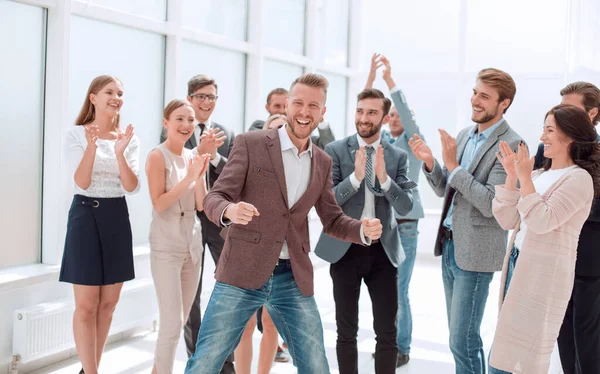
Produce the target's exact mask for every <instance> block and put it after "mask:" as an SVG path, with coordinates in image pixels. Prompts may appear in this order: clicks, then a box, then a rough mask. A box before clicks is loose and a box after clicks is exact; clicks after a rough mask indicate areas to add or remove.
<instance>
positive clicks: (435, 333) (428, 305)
mask: <svg viewBox="0 0 600 374" xmlns="http://www.w3.org/2000/svg"><path fill="white" fill-rule="evenodd" d="M311 226H312V225H311ZM311 229H312V227H311ZM315 229H316V228H315ZM311 231H312V230H311ZM314 237H315V235H313V238H314ZM429 253H430V252H429V251H420V252H419V254H418V256H417V263H416V267H415V270H414V274H413V279H412V282H411V289H410V298H411V303H412V310H413V323H414V327H413V346H412V352H411V359H410V363H409V364H408V365H406V366H405V367H402V368H400V369H398V370H397V373H402V374H417V373H419V374H423V373H427V374H428V373H432V374H433V373H435V374H446V373H447V374H451V373H454V363H453V359H452V354H451V353H450V350H449V349H448V343H447V342H448V329H447V322H446V311H445V302H444V292H443V286H442V280H441V270H440V263H439V259H434V258H433V256H431V255H430V254H429ZM210 262H211V261H207V262H206V271H205V272H204V274H205V280H204V282H212V281H213V280H212V271H210V269H209V268H211V267H212V264H211V263H210ZM313 262H314V264H315V285H316V287H315V292H316V294H315V297H316V300H317V304H318V305H319V309H320V312H321V318H322V320H323V327H324V330H325V345H326V348H327V356H328V358H329V364H330V366H331V371H332V373H338V370H337V368H338V365H337V361H336V354H335V339H336V330H335V314H334V303H333V298H332V286H331V279H330V277H329V267H328V265H327V264H326V263H325V262H324V261H322V260H320V259H318V258H316V257H314V256H313ZM499 279H500V277H499V274H496V276H495V278H494V281H493V282H492V285H491V288H490V295H489V299H488V303H487V308H486V311H485V316H484V321H483V325H482V329H481V333H482V336H483V339H484V344H485V346H486V349H485V350H486V353H487V352H488V351H489V346H490V344H491V340H492V338H493V334H494V328H495V320H496V305H497V303H496V300H497V297H498V282H499ZM205 284H207V283H205ZM362 295H363V297H362V298H361V300H360V331H359V342H358V349H359V364H360V373H361V374H363V373H364V374H367V373H374V367H373V359H372V358H371V353H372V352H373V351H374V347H375V340H374V334H373V330H372V324H373V319H372V315H371V305H370V304H371V303H370V299H369V297H368V292H367V289H366V287H363V290H362ZM155 341H156V332H152V331H143V332H141V333H139V334H138V335H136V336H133V337H132V338H130V339H127V340H124V341H120V342H117V343H114V344H112V345H109V346H108V347H107V348H106V353H105V354H104V356H103V359H102V366H101V368H100V372H101V373H102V374H121V373H122V374H125V373H127V374H129V373H150V371H151V367H152V358H153V351H154V343H155ZM259 341H260V333H258V332H256V333H255V334H254V342H255V347H256V348H257V347H258V344H259ZM257 353H258V352H257V351H256V349H255V361H254V365H256V358H257ZM186 358H187V357H186V353H185V348H184V345H183V340H181V341H180V343H179V346H178V347H177V361H176V362H175V368H174V372H175V373H182V372H183V370H184V367H185V362H186ZM554 361H555V362H553V365H552V370H551V371H550V373H553V374H556V373H560V372H561V371H560V370H559V369H558V367H559V365H558V364H557V361H556V360H554ZM79 368H80V365H79V362H78V361H77V359H76V358H74V359H70V360H66V361H63V362H60V363H58V364H55V365H52V366H49V367H46V368H44V369H42V370H39V371H36V372H35V374H43V373H44V374H45V373H56V374H75V373H77V372H78V371H79ZM255 370H256V367H255V368H254V369H253V373H255ZM271 373H275V374H288V373H296V370H295V368H294V366H293V365H292V364H291V363H275V364H274V366H273V369H272V370H271Z"/></svg>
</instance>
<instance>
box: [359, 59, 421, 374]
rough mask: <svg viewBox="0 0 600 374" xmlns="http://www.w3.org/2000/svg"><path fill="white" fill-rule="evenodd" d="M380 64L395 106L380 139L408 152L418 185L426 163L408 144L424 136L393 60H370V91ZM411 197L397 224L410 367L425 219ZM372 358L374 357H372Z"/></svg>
mask: <svg viewBox="0 0 600 374" xmlns="http://www.w3.org/2000/svg"><path fill="white" fill-rule="evenodd" d="M379 64H382V65H383V80H384V81H385V83H386V85H387V86H388V89H389V90H390V96H391V98H392V103H393V104H394V105H393V106H392V109H391V110H390V122H389V124H388V125H389V128H390V131H389V132H388V131H382V132H381V138H382V139H385V140H387V141H388V142H389V143H390V144H393V145H394V146H395V147H399V148H400V149H402V150H403V151H406V153H407V154H408V178H409V179H410V180H411V181H413V182H415V183H419V174H420V173H421V166H422V165H423V162H422V161H421V160H419V159H418V158H417V157H416V156H415V154H414V153H413V152H412V150H411V149H410V146H409V145H408V140H409V139H410V138H412V137H413V136H415V135H418V136H420V137H421V138H422V139H423V136H422V135H421V131H420V129H419V126H417V123H416V121H415V118H414V115H413V113H412V111H411V110H410V108H409V107H408V104H407V102H406V98H405V97H404V94H403V93H402V91H400V88H399V87H398V86H396V82H394V80H393V79H392V68H391V65H390V61H389V60H388V59H387V58H386V57H385V56H381V55H378V54H375V55H373V58H372V59H371V72H370V74H369V78H368V80H367V85H366V88H371V87H372V86H373V81H374V80H375V76H376V72H377V68H378V65H379ZM412 196H413V208H412V210H411V211H410V212H408V214H405V215H401V214H398V213H396V222H398V232H399V233H400V241H401V242H402V248H403V249H404V254H405V255H406V259H405V260H404V262H402V264H401V265H400V266H398V321H397V324H398V339H397V343H398V360H397V362H396V366H397V367H400V366H402V365H405V364H407V363H408V361H409V359H410V358H409V354H410V344H411V342H412V313H411V309H410V302H409V298H408V290H409V287H410V280H411V277H412V273H413V268H414V266H415V260H416V257H417V243H418V236H419V230H418V226H419V219H421V218H423V217H424V216H425V214H424V211H423V205H422V204H421V196H420V194H419V189H418V188H414V189H413V190H412ZM373 356H375V355H374V354H373Z"/></svg>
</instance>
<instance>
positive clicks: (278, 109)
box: [248, 88, 335, 149]
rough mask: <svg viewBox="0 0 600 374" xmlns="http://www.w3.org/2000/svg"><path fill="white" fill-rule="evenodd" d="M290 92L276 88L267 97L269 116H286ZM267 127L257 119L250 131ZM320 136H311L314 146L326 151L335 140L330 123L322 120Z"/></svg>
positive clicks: (266, 106) (266, 107) (318, 128)
mask: <svg viewBox="0 0 600 374" xmlns="http://www.w3.org/2000/svg"><path fill="white" fill-rule="evenodd" d="M287 98H288V91H287V90H286V89H285V88H275V89H273V90H271V92H269V94H268V95H267V104H266V105H265V109H266V110H267V112H269V116H272V115H275V114H283V115H285V109H286V107H287ZM264 125H265V121H263V120H261V119H257V120H256V121H254V122H252V125H250V128H249V129H248V131H256V130H262V129H263V127H264ZM317 130H318V131H319V135H311V137H310V139H311V141H312V142H313V144H314V145H316V146H317V147H319V148H321V149H325V146H326V145H327V144H329V143H331V142H332V141H334V140H335V136H334V135H333V131H331V127H330V126H329V122H327V121H325V120H324V119H321V121H320V122H319V126H318V127H317Z"/></svg>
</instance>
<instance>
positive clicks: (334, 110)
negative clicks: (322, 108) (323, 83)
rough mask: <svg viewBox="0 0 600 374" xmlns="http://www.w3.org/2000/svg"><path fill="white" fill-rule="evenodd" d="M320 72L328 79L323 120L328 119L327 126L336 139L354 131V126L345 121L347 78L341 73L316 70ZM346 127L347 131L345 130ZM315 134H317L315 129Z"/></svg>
mask: <svg viewBox="0 0 600 374" xmlns="http://www.w3.org/2000/svg"><path fill="white" fill-rule="evenodd" d="M317 73H319V74H322V75H323V76H324V77H325V78H327V80H328V81H329V88H328V89H327V104H326V105H327V111H326V112H325V116H324V117H325V120H326V121H329V126H330V127H331V130H332V131H333V135H335V138H336V139H341V138H343V137H345V136H346V135H348V134H351V133H353V132H354V126H352V127H348V123H347V122H346V114H347V112H348V109H347V108H346V102H347V101H346V97H347V95H348V79H347V78H346V77H344V76H341V75H336V74H330V73H324V72H317ZM346 128H348V129H349V131H346ZM315 134H318V132H317V130H316V129H315Z"/></svg>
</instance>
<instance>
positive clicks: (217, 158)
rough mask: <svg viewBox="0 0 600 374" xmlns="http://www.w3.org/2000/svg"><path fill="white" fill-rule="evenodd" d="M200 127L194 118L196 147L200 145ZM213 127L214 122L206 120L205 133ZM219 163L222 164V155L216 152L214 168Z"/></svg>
mask: <svg viewBox="0 0 600 374" xmlns="http://www.w3.org/2000/svg"><path fill="white" fill-rule="evenodd" d="M199 125H200V122H199V121H198V120H197V119H195V118H194V139H196V146H197V145H199V144H200V131H201V129H200V126H199ZM211 127H212V121H211V119H210V118H209V119H207V120H206V122H204V131H208V130H210V129H211ZM219 162H221V154H220V153H219V152H216V155H215V158H213V159H212V160H210V163H211V164H212V166H214V167H217V166H219ZM207 172H208V170H207ZM207 186H208V185H207Z"/></svg>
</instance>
